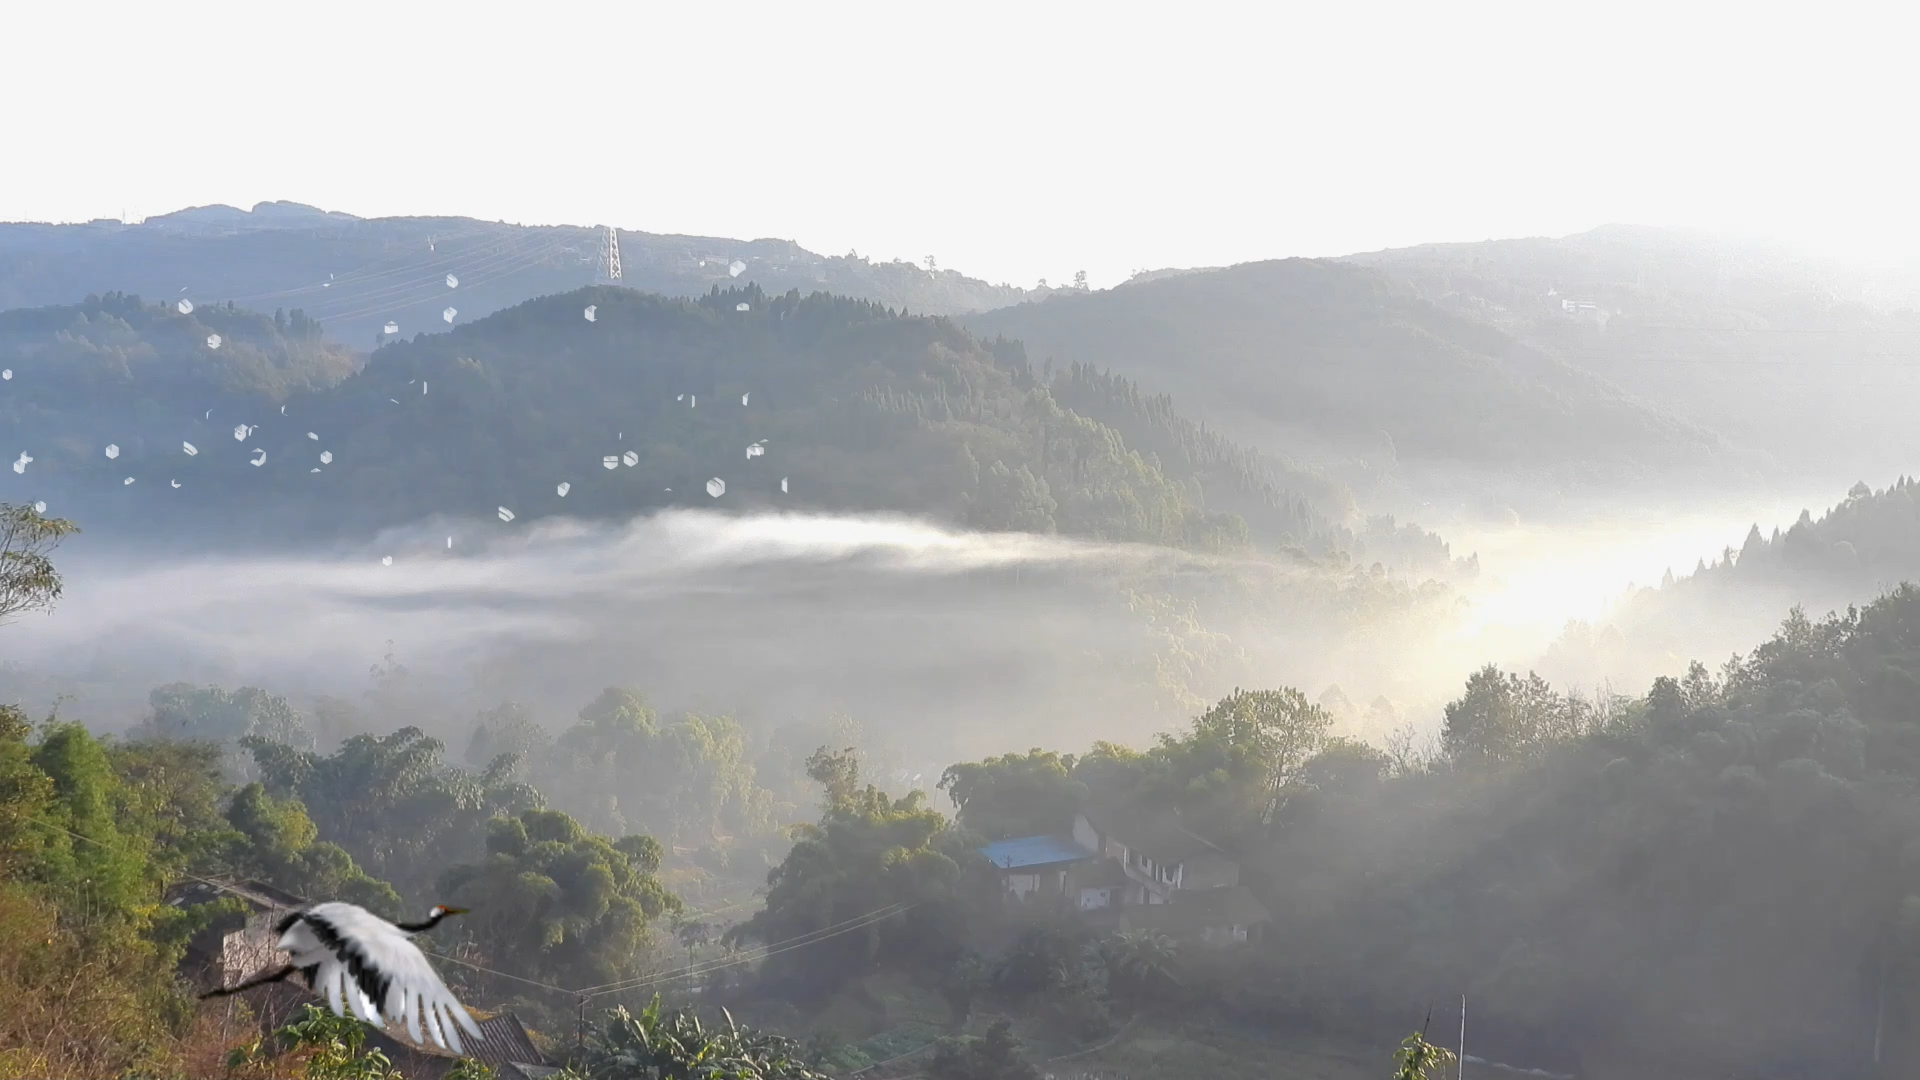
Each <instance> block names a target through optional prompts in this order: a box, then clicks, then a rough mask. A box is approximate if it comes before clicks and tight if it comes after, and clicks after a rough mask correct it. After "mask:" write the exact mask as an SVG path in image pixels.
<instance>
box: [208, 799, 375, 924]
mask: <svg viewBox="0 0 1920 1080" xmlns="http://www.w3.org/2000/svg"><path fill="white" fill-rule="evenodd" d="M226 819H227V822H228V823H229V824H230V825H231V826H232V827H233V830H234V831H235V832H236V833H238V834H239V842H238V843H235V844H233V845H232V847H231V850H230V852H229V853H228V854H227V856H226V858H227V864H228V866H229V867H230V868H231V869H232V870H234V871H235V872H236V873H240V874H244V875H246V876H249V877H257V878H259V879H261V880H263V881H267V882H270V883H272V884H273V885H275V886H276V887H278V888H281V889H285V890H287V891H288V892H291V893H294V894H295V895H299V896H306V897H308V898H310V899H313V900H315V901H320V900H343V901H346V902H347V903H350V904H359V905H360V906H361V907H364V908H366V909H368V910H370V911H372V912H374V913H375V914H378V915H383V916H385V917H387V918H389V919H392V918H398V917H399V916H400V915H401V914H402V912H401V907H400V896H399V894H398V893H396V892H394V891H393V888H392V886H390V885H388V884H387V883H386V882H384V881H377V880H375V879H373V878H371V877H369V876H368V875H367V874H366V873H365V872H364V871H362V870H361V869H360V868H359V867H358V866H356V865H354V862H353V856H351V855H349V854H347V852H346V849H344V848H342V847H340V845H338V844H334V843H331V842H328V841H322V840H318V839H317V837H318V835H319V830H318V829H316V828H315V827H314V824H313V821H312V820H311V819H310V818H308V817H307V813H306V810H305V809H304V808H303V807H302V806H301V805H300V804H299V802H297V801H295V800H293V799H275V798H274V797H273V796H271V795H268V794H267V792H266V788H265V787H263V786H262V785H260V784H258V783H253V784H248V785H247V786H246V787H243V788H241V789H240V790H239V791H237V792H235V793H234V795H233V798H232V800H231V801H230V802H229V804H228V806H227V809H226Z"/></svg>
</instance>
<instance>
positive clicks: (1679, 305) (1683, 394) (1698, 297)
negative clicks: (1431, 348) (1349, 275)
mask: <svg viewBox="0 0 1920 1080" xmlns="http://www.w3.org/2000/svg"><path fill="white" fill-rule="evenodd" d="M1342 261H1343V262H1346V263H1349V264H1352V265H1355V266H1365V267H1368V268H1371V269H1373V270H1376V271H1378V272H1380V273H1382V274H1385V275H1388V276H1390V277H1392V278H1393V279H1395V280H1396V281H1399V282H1402V283H1404V284H1405V285H1406V286H1407V287H1408V288H1410V289H1411V290H1413V291H1414V292H1415V293H1417V294H1418V295H1419V296H1421V297H1422V298H1424V299H1426V300H1428V301H1431V302H1432V303H1434V304H1435V305H1437V306H1439V307H1441V308H1443V309H1445V310H1447V311H1449V312H1452V313H1454V314H1456V315H1459V316H1462V317H1464V318H1467V319H1471V320H1474V321H1478V322H1481V323H1484V324H1487V325H1492V326H1496V327H1498V328H1500V329H1501V330H1503V331H1504V332H1506V333H1509V334H1512V335H1513V336H1515V337H1516V338H1518V339H1520V340H1521V341H1524V342H1526V343H1527V344H1528V345H1530V346H1533V347H1535V348H1537V349H1540V350H1542V351H1544V352H1546V353H1548V354H1550V355H1552V356H1554V357H1556V358H1558V359H1560V360H1563V361H1564V362H1565V363H1567V364H1568V365H1569V366H1572V367H1575V368H1577V369H1579V370H1582V371H1586V372H1590V373H1592V374H1594V375H1597V376H1599V377H1601V378H1604V379H1606V380H1607V381H1609V382H1611V383H1613V384H1614V385H1617V386H1620V387H1622V388H1623V389H1625V390H1627V391H1628V392H1630V393H1633V394H1635V395H1637V396H1639V397H1640V398H1641V399H1643V400H1646V401H1650V402H1656V403H1658V404H1659V405H1661V406H1662V407H1663V408H1665V409H1667V410H1669V411H1670V412H1672V413H1673V414H1675V415H1678V416H1681V417H1684V418H1686V419H1688V420H1690V421H1692V422H1694V423H1697V424H1700V425H1703V426H1705V427H1708V428H1711V429H1713V430H1715V431H1718V432H1720V433H1722V434H1723V435H1725V436H1727V437H1728V438H1730V439H1732V440H1734V441H1735V442H1738V443H1741V444H1743V445H1747V446H1758V447H1765V448H1768V449H1771V450H1773V451H1774V452H1775V453H1776V454H1777V455H1779V458H1780V462H1781V464H1782V465H1783V466H1787V467H1790V470H1791V471H1792V472H1793V473H1794V474H1795V475H1798V476H1806V477H1810V478H1818V479H1819V480H1820V481H1821V482H1825V483H1846V482H1848V481H1847V479H1845V478H1847V477H1851V476H1858V475H1860V474H1861V473H1862V472H1865V471H1868V470H1877V469H1885V468H1888V466H1889V463H1890V462H1899V461H1909V460H1912V459H1913V457H1914V456H1915V454H1916V453H1917V452H1920V434H1916V431H1915V429H1914V426H1913V425H1912V424H1910V423H1908V422H1906V419H1905V414H1904V411H1903V403H1904V402H1906V401H1909V400H1912V399H1913V398H1914V396H1915V395H1916V394H1920V290H1916V288H1915V287H1914V279H1913V278H1912V276H1911V273H1910V272H1909V273H1908V274H1906V275H1904V276H1903V275H1902V274H1901V273H1900V272H1898V271H1886V272H1881V273H1877V274H1876V273H1869V272H1867V271H1863V270H1861V269H1858V268H1854V267H1848V266H1845V265H1843V264H1840V263H1837V262H1826V261H1822V260H1819V259H1816V258H1813V257H1810V256H1807V255H1804V254H1802V253H1800V252H1797V251H1794V250H1791V249H1789V248H1786V247H1784V246H1780V245H1767V244H1762V243H1759V242H1749V241H1740V240H1734V239H1729V238H1725V237H1719V236H1714V235H1710V234H1705V233H1695V232H1689V231H1683V230H1675V229H1654V228H1632V227H1626V226H1608V227H1605V228H1600V229H1595V230H1593V231H1591V232H1586V233H1580V234H1577V235H1574V236H1566V237H1560V238H1557V239H1548V238H1544V237H1536V238H1529V239H1515V240H1491V241H1487V242H1484V243H1473V244H1429V245H1423V246H1420V247H1414V248H1405V249H1399V250H1392V251H1379V252H1370V253H1367V254H1362V255H1352V256H1348V257H1347V258H1346V259H1344V260H1342Z"/></svg>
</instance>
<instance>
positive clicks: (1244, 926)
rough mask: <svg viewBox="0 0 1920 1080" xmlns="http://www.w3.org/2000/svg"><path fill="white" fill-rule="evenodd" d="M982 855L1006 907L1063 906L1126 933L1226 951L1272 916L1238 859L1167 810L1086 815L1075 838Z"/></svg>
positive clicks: (1026, 840) (1076, 823)
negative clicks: (996, 876) (1152, 933)
mask: <svg viewBox="0 0 1920 1080" xmlns="http://www.w3.org/2000/svg"><path fill="white" fill-rule="evenodd" d="M979 850H980V854H981V855H983V856H985V857H986V859H987V861H989V862H991V863H992V864H993V865H994V867H995V869H997V870H998V871H999V872H1000V880H1001V882H1002V885H1003V887H1004V889H1005V891H1006V894H1007V896H1008V898H1009V899H1010V900H1012V901H1014V902H1016V903H1023V904H1024V903H1034V902H1041V901H1047V900H1057V901H1058V902H1060V903H1061V904H1062V905H1063V906H1065V907H1067V908H1069V909H1071V910H1076V911H1079V912H1081V913H1082V914H1083V915H1084V916H1085V917H1087V918H1091V919H1096V920H1100V921H1103V922H1106V923H1108V924H1111V925H1114V926H1117V927H1119V928H1122V929H1127V928H1136V929H1153V930H1158V931H1164V932H1167V933H1171V934H1175V935H1178V936H1181V937H1189V938H1195V939H1198V940H1199V941H1202V942H1206V943H1211V944H1229V943H1233V942H1242V941H1246V940H1247V939H1248V937H1249V936H1250V935H1251V934H1253V933H1255V932H1257V930H1258V928H1259V927H1260V925H1261V924H1263V923H1266V922H1268V921H1270V918H1271V916H1270V915H1269V913H1268V912H1267V909H1266V908H1265V906H1263V905H1262V904H1261V903H1260V901H1259V900H1258V899H1257V898H1255V896H1254V895H1253V893H1252V891H1251V890H1249V889H1248V888H1247V887H1246V886H1245V885H1243V884H1241V882H1240V864H1239V862H1238V861H1237V860H1235V859H1234V858H1233V857H1232V856H1230V855H1229V854H1228V853H1227V852H1225V851H1223V850H1222V849H1221V848H1219V847H1218V846H1216V845H1215V844H1213V843H1212V842H1211V841H1209V840H1207V839H1206V838H1205V837H1202V836H1200V835H1199V834H1198V833H1195V832H1193V831H1191V830H1190V829H1188V828H1187V827H1186V826H1185V825H1183V824H1182V823H1181V821H1180V817H1179V815H1178V814H1177V813H1173V812H1169V811H1158V812H1156V811H1153V810H1150V809H1146V808H1142V807H1129V806H1122V807H1118V808H1112V809H1108V810H1103V811H1093V812H1092V813H1089V812H1088V811H1086V810H1083V811H1081V812H1079V813H1077V814H1075V815H1074V820H1073V832H1072V833H1071V834H1070V835H1050V836H1021V837H1015V838H1012V839H1008V840H997V841H995V842H993V843H991V844H987V845H986V846H984V847H982V848H980V849H979Z"/></svg>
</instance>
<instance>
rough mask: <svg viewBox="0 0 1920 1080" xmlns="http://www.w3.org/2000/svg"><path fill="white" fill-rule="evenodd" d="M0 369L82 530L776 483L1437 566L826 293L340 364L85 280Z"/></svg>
mask: <svg viewBox="0 0 1920 1080" xmlns="http://www.w3.org/2000/svg"><path fill="white" fill-rule="evenodd" d="M589 313H590V314H591V318H588V317H587V316H588V314H589ZM215 333H217V334H218V335H220V344H219V347H218V348H213V347H211V346H210V344H209V342H208V340H207V339H208V337H209V336H210V335H211V334H215ZM0 366H5V367H7V368H8V370H10V371H12V372H13V373H14V377H13V378H12V379H11V380H9V381H8V382H7V383H6V384H5V386H6V389H5V391H4V392H0V429H4V430H6V431H8V432H9V433H11V435H12V437H13V438H15V439H16V440H18V441H19V442H20V444H21V445H20V446H19V447H17V448H9V450H10V451H11V452H13V453H19V452H21V451H25V452H27V453H29V454H30V455H31V457H32V458H33V461H32V462H31V463H30V464H29V467H28V468H27V469H25V470H22V471H20V472H17V473H15V474H14V475H10V476H7V477H6V479H5V480H4V481H0V483H4V484H5V485H6V488H5V490H6V491H7V494H6V495H4V496H0V498H5V499H7V500H9V501H16V502H19V501H27V502H30V501H33V500H35V499H41V498H44V499H47V500H48V501H49V502H50V503H51V504H52V509H51V510H50V512H55V513H63V514H64V513H72V514H75V515H76V516H80V517H82V518H83V519H87V520H90V521H92V522H94V523H96V524H98V525H99V526H100V527H103V528H104V527H109V525H110V523H111V527H125V526H137V527H138V528H139V529H141V530H142V531H144V532H146V533H151V534H160V533H166V534H170V535H174V536H178V537H204V536H205V535H207V534H208V532H209V530H220V531H224V532H225V533H226V535H227V536H228V537H229V538H233V537H239V536H242V535H254V536H258V537H260V538H268V537H282V538H284V537H289V536H298V537H302V538H306V539H309V540H324V539H327V538H342V537H354V536H363V537H364V536H368V535H371V534H372V533H373V532H375V531H377V530H379V529H383V528H389V527H394V526H401V525H406V524H410V523H414V522H418V521H420V520H423V519H428V518H431V517H433V516H435V515H448V516H480V515H484V516H488V517H491V516H493V514H494V511H495V509H496V507H502V506H504V507H509V508H511V509H513V511H514V514H515V518H516V519H520V518H526V519H533V518H536V517H538V516H542V515H548V514H566V515H572V516H586V517H619V516H625V515H630V514H633V513H638V512H643V511H646V510H650V509H658V508H665V507H670V506H689V505H690V506H717V507H722V508H740V507H763V508H777V507H784V508H792V509H813V510H834V511H852V512H862V511H897V512H907V513H915V514H925V515H928V516H931V517H934V518H936V519H941V520H946V521H950V522H953V523H956V524H965V525H970V526H973V527H977V528H984V529H1019V530H1032V531H1040V532H1049V531H1056V530H1057V531H1059V532H1062V533H1066V534H1070V535H1076V536H1085V537H1092V538H1100V539H1109V540H1130V541H1142V542H1150V543H1159V544H1168V545H1175V546H1188V547H1194V548H1199V549H1221V548H1232V547H1235V546H1240V545H1245V544H1248V543H1255V544H1258V545H1260V546H1264V547H1268V548H1292V549H1296V550H1298V551H1300V552H1301V553H1302V554H1306V555H1310V556H1316V557H1327V556H1335V555H1339V554H1342V553H1344V556H1345V557H1352V558H1365V559H1368V560H1378V561H1382V562H1384V563H1385V564H1386V565H1387V566H1388V567H1389V568H1399V569H1401V570H1404V571H1408V572H1412V573H1418V574H1432V575H1438V576H1441V577H1446V576H1448V575H1450V574H1452V573H1454V572H1455V571H1456V567H1455V566H1454V565H1453V560H1452V557H1451V554H1450V552H1449V551H1448V550H1447V548H1446V546H1445V544H1444V543H1442V542H1440V541H1439V540H1438V538H1435V537H1432V536H1431V534H1427V533H1423V532H1421V531H1420V530H1418V529H1409V528H1408V527H1407V526H1403V525H1398V524H1397V523H1395V522H1392V521H1391V520H1387V519H1374V520H1369V521H1359V520H1357V519H1354V515H1353V507H1352V502H1351V496H1350V495H1348V494H1347V493H1346V492H1345V491H1344V490H1342V489H1340V488H1339V486H1338V485H1337V484H1334V483H1330V482H1328V481H1326V480H1324V479H1323V478H1317V477H1314V476H1311V475H1310V474H1305V473H1294V472H1288V471H1286V470H1284V469H1278V468H1276V467H1274V466H1273V465H1272V464H1271V463H1269V462H1266V461H1264V460H1262V459H1261V458H1260V457H1259V456H1258V455H1254V454H1251V453H1249V452H1247V451H1245V450H1244V449H1242V448H1239V447H1236V446H1234V445H1233V444H1231V443H1230V442H1228V441H1226V440H1224V439H1222V438H1220V437H1219V436H1217V435H1215V434H1212V433H1210V432H1208V431H1207V430H1206V429H1205V428H1203V427H1201V426H1199V425H1197V424H1195V423H1193V422H1191V421H1189V420H1187V419H1185V418H1184V417H1182V416H1181V415H1180V414H1179V413H1178V412H1177V411H1175V410H1174V409H1173V406H1172V403H1171V401H1170V400H1168V399H1166V398H1163V397H1147V396H1143V395H1141V394H1140V393H1139V392H1138V390H1137V388H1134V387H1132V386H1131V385H1130V384H1128V383H1127V382H1126V381H1125V380H1122V379H1117V378H1115V377H1112V376H1109V375H1105V374H1104V373H1101V372H1098V371H1096V370H1094V369H1091V368H1081V369H1076V370H1072V371H1069V372H1065V373H1061V374H1060V375H1059V376H1058V377H1057V378H1056V379H1054V380H1053V385H1052V386H1051V387H1049V386H1048V385H1047V384H1046V383H1045V382H1043V381H1042V380H1041V379H1040V378H1039V377H1038V376H1037V375H1036V373H1035V372H1034V371H1033V369H1032V367H1031V365H1030V364H1029V363H1028V361H1027V359H1026V356H1025V353H1024V351H1023V350H1022V349H1021V347H1020V345H1019V343H1017V342H1013V341H1010V340H1006V339H994V340H988V341H982V340H980V339H978V338H975V337H973V336H972V335H970V334H968V333H967V332H966V331H964V330H962V329H961V328H960V327H958V326H956V325H955V324H953V323H952V322H951V321H949V320H947V319H945V318H941V317H927V316H905V315H901V314H899V313H898V312H894V311H891V310H889V309H887V308H885V307H883V306H881V305H878V304H875V303H873V302H870V301H863V300H856V299H852V298H847V297H836V296H831V295H828V294H824V293H816V294H814V295H811V296H807V297H802V296H801V295H800V294H799V292H798V291H797V290H794V291H789V292H788V293H787V294H784V295H781V296H769V295H768V294H766V293H765V292H763V291H762V290H761V289H759V287H758V286H755V285H748V286H745V287H734V288H729V289H725V290H719V289H716V290H714V291H713V292H712V293H710V294H709V295H707V296H705V297H702V298H700V299H699V300H697V301H690V300H686V299H680V298H670V297H663V296H659V295H656V294H643V293H638V292H635V291H633V290H629V289H615V288H609V287H604V286H597V287H590V288H588V289H584V290H575V291H574V292H571V293H567V294H561V295H557V296H548V297H542V298H539V299H536V300H532V301H527V302H525V303H522V304H520V305H517V306H516V307H514V308H512V309H510V310H508V311H504V312H498V313H495V314H494V315H491V316H488V317H486V318H484V319H481V320H477V321H475V322H472V323H465V324H462V325H458V326H456V327H454V328H453V329H452V330H450V331H446V332H442V333H436V334H416V335H414V336H413V337H411V338H410V339H406V340H398V341H394V342H393V343H391V344H389V345H387V346H385V347H383V348H381V349H379V350H378V351H376V352H375V353H374V354H373V355H372V356H371V357H370V358H368V359H367V360H366V361H365V363H364V365H362V364H361V363H360V361H359V358H358V357H356V356H355V355H353V354H352V353H350V352H348V351H347V350H345V349H344V348H342V347H341V346H339V345H338V344H337V343H334V342H332V341H330V340H327V339H326V338H325V337H324V336H323V335H322V334H321V333H320V328H319V327H317V326H316V325H315V324H314V323H313V322H312V320H310V319H308V318H307V317H306V316H305V314H304V313H303V312H300V311H295V312H294V313H293V314H292V315H291V316H287V315H283V314H279V313H276V314H275V315H274V316H272V317H269V316H266V315H262V314H258V313H254V312H248V311H245V310H244V309H240V308H238V307H237V306H236V307H235V308H233V309H229V308H228V307H227V306H226V305H218V306H215V305H209V306H207V307H195V308H194V309H193V310H192V311H191V312H182V311H180V310H179V309H178V305H177V304H169V303H165V302H163V303H160V304H153V303H148V302H145V301H142V300H140V299H139V298H137V297H131V296H125V295H121V294H109V295H107V296H104V297H92V298H89V300H88V301H87V302H86V303H84V304H81V305H71V306H65V307H60V308H48V309H30V310H24V311H13V312H6V313H0ZM1083 410H1084V411H1083ZM188 445H191V446H192V447H193V448H194V450H193V452H192V453H189V452H188V451H187V450H186V449H185V448H186V447H187V446H188ZM108 446H112V447H114V448H115V452H114V453H113V454H111V455H108V454H105V453H104V448H106V447H108ZM322 455H325V456H324V457H323V456H322ZM256 462H257V463H256ZM609 462H610V463H611V464H608V463H609ZM128 480H131V481H132V483H127V482H126V481H128ZM176 480H178V481H180V483H181V487H179V488H174V487H172V483H173V481H176ZM710 480H717V481H720V482H721V483H723V484H724V488H721V487H720V486H719V485H718V484H716V485H715V488H714V490H715V491H719V492H722V493H723V494H724V501H719V499H718V497H717V496H714V495H710V494H709V492H708V490H707V484H708V482H709V481H710ZM788 480H790V481H791V483H790V485H789V484H788V483H787V481H788ZM563 483H564V484H566V485H567V487H566V488H565V489H564V490H563V489H560V488H559V487H558V485H560V484H563ZM1458 569H1463V570H1466V569H1467V568H1466V567H1465V566H1464V565H1463V567H1461V568H1458ZM1467 572H1470V570H1467Z"/></svg>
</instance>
